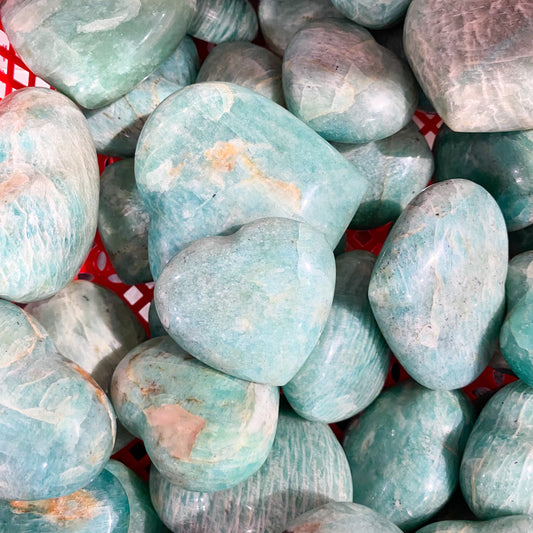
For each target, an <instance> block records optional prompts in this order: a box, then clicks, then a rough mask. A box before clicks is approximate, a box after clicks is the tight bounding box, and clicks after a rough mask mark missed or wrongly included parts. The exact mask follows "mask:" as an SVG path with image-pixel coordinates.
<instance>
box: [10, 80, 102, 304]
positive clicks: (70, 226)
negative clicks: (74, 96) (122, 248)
mask: <svg viewBox="0 0 533 533" xmlns="http://www.w3.org/2000/svg"><path fill="white" fill-rule="evenodd" d="M99 180H100V178H99V172H98V161H97V159H96V152H95V150H94V145H93V141H92V139H91V135H90V133H89V130H88V128H87V122H86V121H85V118H84V117H83V115H82V113H81V112H80V111H79V109H78V108H77V107H76V106H75V105H74V104H73V103H72V102H71V101H70V100H69V99H68V98H66V97H64V96H62V95H61V94H59V93H57V92H55V91H50V90H49V89H35V88H31V89H22V90H20V91H17V92H15V93H12V94H10V95H9V96H7V97H6V98H4V99H3V100H2V102H1V104H0V192H1V196H2V202H1V204H0V249H1V250H2V261H1V264H0V297H1V298H5V299H6V300H13V301H17V302H29V301H32V300H40V299H42V298H48V297H49V296H52V295H53V294H54V293H56V292H57V291H58V290H59V289H61V288H62V287H64V286H65V285H66V284H67V283H68V282H69V281H71V280H72V279H74V277H75V276H76V274H77V273H78V271H79V269H80V267H81V265H82V264H83V262H84V261H85V258H86V256H87V254H88V253H89V249H90V247H91V245H92V243H93V239H94V235H95V232H96V218H97V214H98V188H99Z"/></svg>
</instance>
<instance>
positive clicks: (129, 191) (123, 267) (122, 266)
mask: <svg viewBox="0 0 533 533" xmlns="http://www.w3.org/2000/svg"><path fill="white" fill-rule="evenodd" d="M149 223H150V216H149V215H148V212H147V211H146V207H145V206H144V202H143V201H142V198H141V195H140V194H139V191H138V190H137V184H136V182H135V170H134V160H133V159H123V160H122V161H117V162H115V163H113V164H112V165H109V166H108V167H106V168H105V170H104V171H103V172H102V177H101V180H100V205H99V208H98V232H99V233H100V237H101V238H102V243H103V245H104V247H105V249H106V251H107V253H108V255H109V259H110V260H111V263H112V264H113V267H114V269H115V271H116V273H117V274H118V276H119V278H120V279H121V280H122V281H123V282H124V283H127V284H128V285H137V284H139V283H146V282H148V281H152V273H151V272H150V264H149V262H148V226H149Z"/></svg>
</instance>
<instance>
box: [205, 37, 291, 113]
mask: <svg viewBox="0 0 533 533" xmlns="http://www.w3.org/2000/svg"><path fill="white" fill-rule="evenodd" d="M197 81H198V82H202V81H229V82H231V83H236V84H237V85H242V86H243V87H247V88H248V89H251V90H252V91H255V92H257V93H259V94H262V95H263V96H266V97H267V98H270V100H273V101H274V102H276V104H279V105H283V104H284V99H283V88H282V86H281V59H280V58H279V57H278V56H277V55H275V54H274V53H272V52H271V51H270V50H267V49H266V48H263V47H261V46H257V45H256V44H252V43H248V42H242V41H239V42H231V43H222V44H220V45H218V46H216V47H215V48H213V50H211V52H210V53H209V55H208V56H207V57H206V58H205V61H204V62H203V64H202V68H201V69H200V71H199V72H198V79H197Z"/></svg>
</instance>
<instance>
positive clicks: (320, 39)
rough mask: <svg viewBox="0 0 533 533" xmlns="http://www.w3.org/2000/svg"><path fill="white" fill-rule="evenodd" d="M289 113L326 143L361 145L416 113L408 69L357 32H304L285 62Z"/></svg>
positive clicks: (348, 28)
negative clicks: (326, 141)
mask: <svg viewBox="0 0 533 533" xmlns="http://www.w3.org/2000/svg"><path fill="white" fill-rule="evenodd" d="M282 79H283V91H284V94H285V102H286V104H287V109H289V111H291V112H292V113H294V114H295V115H296V116H297V117H298V118H299V119H300V120H302V121H303V122H305V123H306V124H307V125H309V126H310V127H311V128H313V129H314V130H315V131H316V132H318V133H319V134H320V135H322V137H324V138H325V139H327V140H328V141H336V142H344V143H363V142H370V141H375V140H378V139H384V138H385V137H389V136H390V135H393V134H394V133H396V132H398V131H399V130H401V129H402V128H403V127H404V126H405V125H406V124H407V123H408V122H409V120H410V119H411V117H412V116H413V113H414V111H415V109H416V102H417V93H416V87H415V83H414V78H413V76H412V74H411V72H410V71H409V69H408V68H407V67H406V66H405V65H404V64H403V63H402V62H401V61H400V60H399V59H398V58H397V57H396V56H395V55H394V54H393V53H392V52H390V51H389V50H387V49H386V48H384V47H382V46H380V45H379V44H378V43H377V42H376V41H375V40H374V38H373V37H372V35H370V33H369V32H368V31H367V30H366V29H364V28H363V27H361V26H358V25H357V24H354V23H353V22H350V21H348V20H340V19H324V20H320V21H316V22H311V23H310V24H307V25H306V26H304V27H303V28H302V29H301V30H300V31H298V33H297V34H296V35H295V36H294V37H293V38H292V40H291V42H290V43H289V45H288V46H287V49H286V50H285V55H284V56H283V69H282Z"/></svg>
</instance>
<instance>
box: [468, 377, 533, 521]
mask: <svg viewBox="0 0 533 533" xmlns="http://www.w3.org/2000/svg"><path fill="white" fill-rule="evenodd" d="M532 439H533V389H532V388H531V387H529V386H528V385H526V384H525V383H524V382H522V381H515V382H514V383H511V384H510V385H506V386H505V387H504V388H503V389H501V390H500V391H498V392H497V393H496V394H495V395H494V396H493V397H492V398H491V399H490V400H489V402H488V403H487V405H486V406H485V407H484V409H483V411H481V414H480V415H479V418H478V419H477V421H476V424H475V425H474V429H473V430H472V433H471V435H470V438H469V439H468V443H467V445H466V448H465V452H464V455H463V460H462V463H461V478H460V479H461V489H462V491H463V495H464V497H465V500H466V502H467V503H468V505H469V507H470V508H471V509H472V511H473V512H474V514H475V515H476V516H477V517H478V518H479V519H481V520H489V519H491V518H497V517H500V516H507V515H514V514H531V513H532V512H533V456H532V454H531V442H532Z"/></svg>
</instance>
